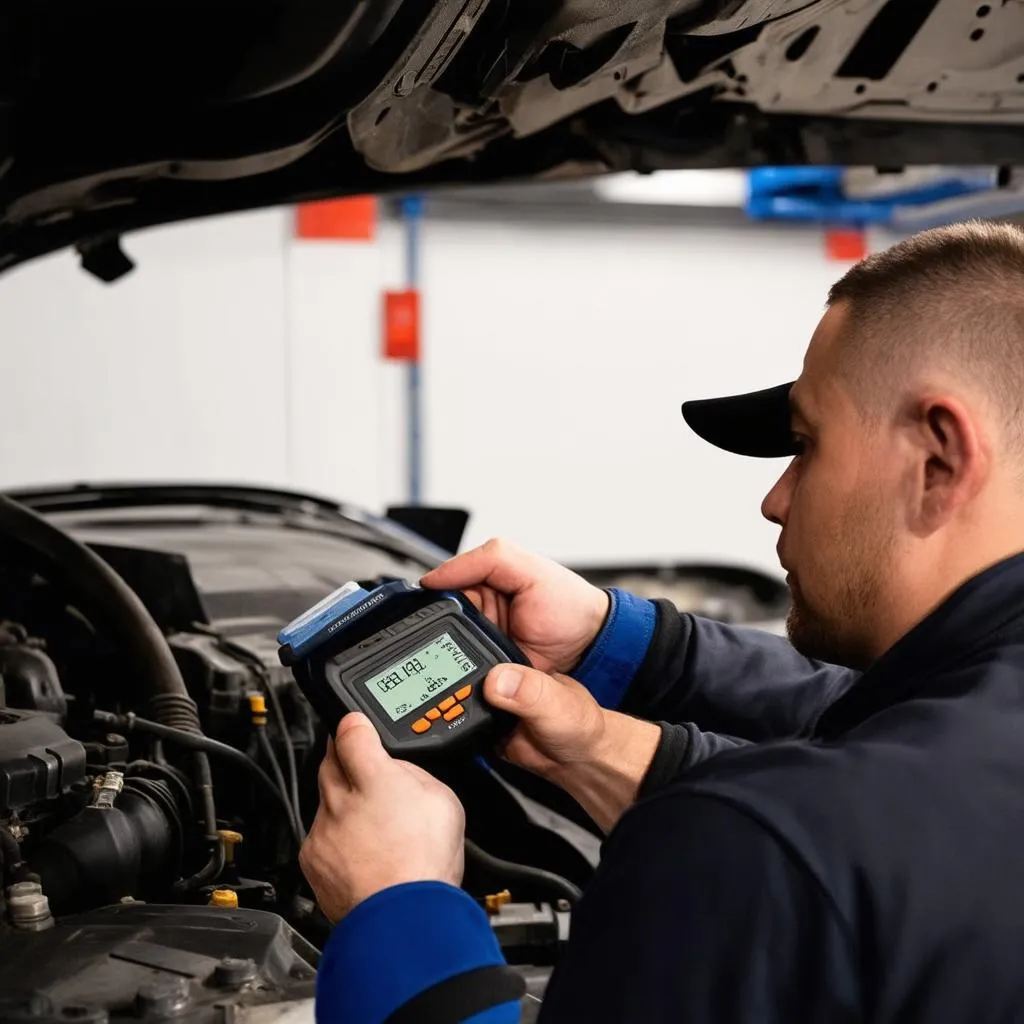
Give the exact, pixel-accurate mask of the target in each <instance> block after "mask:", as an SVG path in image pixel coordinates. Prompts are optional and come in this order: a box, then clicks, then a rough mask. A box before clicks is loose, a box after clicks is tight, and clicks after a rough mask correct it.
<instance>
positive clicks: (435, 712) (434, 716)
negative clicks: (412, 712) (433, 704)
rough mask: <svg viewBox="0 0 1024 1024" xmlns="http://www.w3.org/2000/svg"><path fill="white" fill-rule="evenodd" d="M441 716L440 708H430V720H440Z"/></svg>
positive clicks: (428, 714) (428, 715)
mask: <svg viewBox="0 0 1024 1024" xmlns="http://www.w3.org/2000/svg"><path fill="white" fill-rule="evenodd" d="M440 717H441V712H440V711H438V710H437V708H431V709H430V710H429V711H428V712H427V718H428V719H429V720H430V721H431V722H436V721H437V720H438V719H439V718H440Z"/></svg>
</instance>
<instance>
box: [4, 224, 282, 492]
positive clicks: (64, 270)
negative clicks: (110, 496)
mask: <svg viewBox="0 0 1024 1024" xmlns="http://www.w3.org/2000/svg"><path fill="white" fill-rule="evenodd" d="M285 223H286V221H285V214H284V212H283V211H273V212H270V213H258V214H249V215H244V216H237V217H230V218H222V219H219V220H216V221H201V222H195V223H192V224H185V225H180V226H174V227H168V228H162V229H160V230H158V231H152V232H144V233H140V234H138V235H135V236H133V237H131V238H129V239H128V240H127V242H126V244H125V249H126V251H127V252H129V253H130V254H131V255H132V256H134V257H135V258H136V259H137V261H138V267H137V269H136V270H135V271H134V272H133V273H131V274H129V275H127V276H126V277H125V278H123V279H122V280H121V281H119V282H117V283H116V284H113V285H104V284H101V283H100V282H99V281H97V280H95V279H94V278H92V277H90V276H89V275H88V274H85V273H84V272H83V271H82V270H80V268H79V266H78V261H77V258H76V257H75V256H73V255H72V254H70V253H60V254H57V255H54V256H50V257H47V258H46V259H43V260H41V261H39V262H37V263H30V264H27V265H25V266H23V267H19V268H16V269H15V270H12V271H10V272H9V273H7V274H5V275H3V276H2V277H0V334H2V337H3V342H2V349H0V351H2V358H3V365H4V368H5V374H4V376H5V379H6V387H5V389H4V397H3V400H2V404H0V486H5V487H9V486H19V485H35V484H41V483H49V482H54V481H61V482H66V481H69V480H79V479H93V480H99V479H104V480H110V479H125V480H127V479H164V478H172V477H178V478H181V477H188V478H191V479H195V480H201V479H202V480H206V479H216V478H219V477H224V476H228V477H231V478H247V477H252V478H256V479H267V480H284V479H286V478H287V475H288V466H287V434H288V432H287V426H288V422H287V403H286V402H285V401H284V399H283V397H282V390H281V381H282V379H283V378H284V377H285V375H286V371H287V348H286V340H287V336H286V323H285V277H284V252H285V235H284V231H285Z"/></svg>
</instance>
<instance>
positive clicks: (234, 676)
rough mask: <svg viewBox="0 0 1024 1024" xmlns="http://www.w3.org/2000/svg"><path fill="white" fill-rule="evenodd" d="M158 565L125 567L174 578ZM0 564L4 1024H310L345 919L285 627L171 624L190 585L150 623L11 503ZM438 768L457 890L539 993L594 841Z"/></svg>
mask: <svg viewBox="0 0 1024 1024" xmlns="http://www.w3.org/2000/svg"><path fill="white" fill-rule="evenodd" d="M132 550H133V549H130V548H126V549H124V551H123V552H122V555H123V557H122V564H121V568H122V570H124V569H125V568H126V566H127V565H128V564H129V562H131V560H132ZM125 552H127V554H125ZM154 554H155V553H154V552H152V551H149V552H145V551H142V550H141V549H140V550H137V551H135V555H136V556H137V562H138V564H136V565H135V566H134V568H133V569H131V570H129V571H128V572H127V573H126V575H128V576H133V577H137V578H138V579H140V580H141V579H143V578H145V577H147V576H148V577H149V578H150V580H151V581H152V580H153V579H154V578H157V579H159V578H160V570H159V569H155V568H154V565H155V564H156V563H155V562H154ZM158 560H159V559H158ZM0 565H2V566H3V571H2V572H0V870H2V875H3V879H2V881H3V890H2V891H3V893H4V899H3V915H2V918H3V919H2V922H0V1020H2V1021H22V1020H31V1021H36V1022H50V1021H53V1022H56V1021H67V1020H79V1021H88V1022H104V1021H116V1020H132V1021H150V1020H154V1021H155V1020H165V1019H168V1018H175V1017H181V1018H183V1019H188V1020H190V1021H211V1022H212V1021H242V1020H244V1021H247V1022H257V1021H259V1022H262V1021H280V1020H284V1019H287V1020H288V1021H297V1020H300V1019H301V1020H312V999H313V993H314V984H315V973H316V966H317V961H318V958H319V950H320V949H322V948H323V944H324V942H325V941H326V938H327V935H328V933H329V929H330V925H329V922H327V920H326V919H325V918H324V917H323V916H322V914H321V913H320V912H319V910H318V909H317V907H316V905H315V903H314V901H313V898H312V893H311V891H310V890H309V889H308V887H307V886H306V884H305V882H304V880H303V878H302V876H301V874H300V872H299V869H298V864H297V852H298V846H299V845H300V844H301V840H302V837H303V836H304V832H305V828H306V827H308V825H309V824H310V822H311V821H312V818H313V816H314V814H315V811H316V805H317V782H316V776H317V770H318V768H319V764H320V760H321V757H322V751H323V747H324V744H325V742H326V735H327V734H326V732H324V731H323V729H322V727H321V725H320V723H319V722H318V721H317V720H316V717H315V715H314V713H313V712H312V711H311V709H310V707H309V706H308V704H307V703H306V701H305V698H304V697H303V696H302V694H301V693H300V691H299V689H298V687H297V685H296V684H295V682H294V680H293V679H292V677H291V673H290V672H289V671H288V670H286V669H284V668H282V667H281V666H280V664H279V663H278V660H277V656H276V650H277V648H276V640H275V633H276V628H272V626H271V624H270V623H268V622H267V620H265V619H260V618H258V617H256V618H252V619H249V620H246V619H245V618H236V619H232V620H221V621H219V622H218V623H216V624H210V623H204V622H201V621H198V620H196V621H192V622H189V624H188V625H187V627H185V628H178V629H169V628H168V623H169V622H170V621H172V620H173V619H174V617H175V614H176V612H175V609H174V607H173V605H174V601H175V600H177V601H178V604H179V605H180V603H181V601H182V600H184V598H182V594H183V593H186V594H187V588H184V587H180V586H179V587H178V588H175V587H173V586H168V587H167V588H166V590H164V591H163V592H164V594H165V597H166V595H167V594H170V595H171V598H170V599H169V600H170V602H171V603H170V605H168V607H167V608H165V609H164V612H165V613H166V614H165V615H161V618H165V621H164V622H163V623H162V624H158V623H157V622H156V621H155V619H154V618H153V616H152V615H151V613H150V611H149V610H148V609H147V607H146V605H145V604H144V603H143V602H142V601H141V600H140V598H139V597H138V596H137V594H136V593H135V591H134V590H133V589H132V588H131V587H130V586H128V584H127V583H126V582H125V580H124V578H122V576H121V575H119V574H118V573H115V572H114V570H113V569H111V568H110V565H109V564H108V563H107V562H106V561H104V559H103V558H101V557H100V556H99V555H98V554H97V553H96V552H95V551H94V550H92V548H91V547H88V546H86V545H85V544H83V543H82V542H81V541H79V540H77V539H74V538H73V537H72V536H71V535H70V534H68V533H65V532H64V531H63V530H61V529H60V528H59V527H57V526H56V525H54V524H53V523H52V522H50V521H49V520H47V519H45V518H44V517H43V516H41V515H39V514H37V513H36V512H33V511H31V510H29V509H28V508H26V507H24V506H22V505H20V504H19V503H17V502H15V501H12V500H10V499H8V498H6V497H4V498H0ZM420 571H421V572H422V567H421V568H420ZM366 582H367V583H372V580H367V581H366ZM140 589H142V590H143V591H145V589H146V588H145V586H140ZM156 589H163V588H156ZM193 596H194V595H193ZM177 612H179V613H180V612H181V609H180V608H178V609H177ZM188 618H189V616H188V615H185V616H184V619H188ZM229 621H230V625H225V623H227V622H229ZM446 781H448V782H449V784H451V785H453V787H454V788H456V792H457V793H458V794H459V796H460V799H461V800H463V802H464V805H465V806H466V810H467V821H468V823H469V824H468V834H469V835H470V836H472V839H471V840H469V841H467V872H466V880H465V887H466V889H467V891H469V892H470V893H471V894H472V895H473V896H475V897H477V898H478V899H479V900H480V901H481V902H482V903H484V905H485V906H486V907H487V908H488V910H489V912H490V913H491V914H492V920H493V921H494V926H495V930H496V932H497V934H498V935H499V937H500V941H501V943H502V946H503V948H504V950H505V953H506V956H507V957H508V959H509V960H510V962H512V963H515V964H519V965H521V966H522V969H523V971H524V973H525V974H526V976H527V981H528V984H529V988H530V991H531V996H530V997H529V998H532V999H534V1001H535V996H536V995H539V993H540V992H541V991H542V990H543V985H544V983H545V981H546V977H547V973H548V971H549V970H550V966H551V965H552V964H553V963H554V961H555V959H556V958H557V954H558V950H559V948H560V946H561V944H563V943H564V942H565V941H566V939H567V937H568V917H569V914H570V908H571V905H572V902H573V901H574V900H575V898H576V897H577V896H578V894H579V886H581V885H582V884H584V883H585V881H586V877H587V875H588V874H589V872H590V871H591V870H592V869H593V866H594V864H595V863H596V858H597V848H598V839H597V835H596V831H595V830H594V829H589V828H588V827H587V822H585V821H579V822H573V821H572V820H570V819H569V818H568V817H563V816H562V815H561V814H560V813H559V812H558V811H557V810H554V809H550V808H549V807H546V806H543V805H542V804H541V803H538V802H537V801H535V800H534V799H532V798H531V797H529V796H527V795H524V793H523V792H521V791H520V790H519V788H518V787H516V786H515V785H513V784H511V783H510V782H509V781H508V780H507V779H505V778H502V777H501V775H499V773H498V772H497V771H496V770H495V769H493V768H487V769H481V768H480V767H477V766H473V767H472V769H470V768H469V767H467V766H458V767H453V777H452V778H451V779H446ZM529 785H530V782H529V781H527V786H529ZM569 812H570V814H571V813H573V812H572V810H571V809H569ZM552 822H555V823H556V824H555V826H554V827H552ZM490 850H496V851H500V853H501V858H499V857H496V856H494V855H492V854H491V853H490V852H488V851H490ZM506 857H507V858H509V859H508V860H506V859H504V858H506ZM510 893H514V898H513V897H512V896H511V895H510ZM299 1011H301V1013H302V1014H303V1015H301V1016H290V1015H288V1014H294V1013H296V1012H299ZM527 1019H529V1017H527Z"/></svg>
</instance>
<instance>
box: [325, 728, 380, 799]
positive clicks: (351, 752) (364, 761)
mask: <svg viewBox="0 0 1024 1024" xmlns="http://www.w3.org/2000/svg"><path fill="white" fill-rule="evenodd" d="M334 753H335V755H336V756H337V759H338V764H339V765H340V767H341V770H342V772H344V773H345V776H346V778H347V779H348V781H349V783H350V784H351V786H352V788H353V789H363V788H365V787H366V786H367V785H369V784H370V782H371V781H372V780H373V778H374V776H375V775H376V774H377V773H378V772H379V771H380V769H381V767H382V766H384V765H386V764H388V763H389V762H390V760H391V759H390V757H388V754H387V751H386V750H385V749H384V746H383V744H382V743H381V741H380V736H378V735H377V730H376V729H375V728H374V727H373V725H372V723H371V722H370V720H369V718H367V717H366V715H364V714H362V713H361V712H359V711H353V712H352V713H351V714H348V715H346V716H345V717H344V718H343V719H342V720H341V722H339V723H338V728H337V731H336V732H335V734H334Z"/></svg>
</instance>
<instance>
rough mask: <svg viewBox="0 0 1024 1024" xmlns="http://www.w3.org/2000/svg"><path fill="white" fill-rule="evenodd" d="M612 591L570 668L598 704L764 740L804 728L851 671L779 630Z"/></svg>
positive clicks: (850, 679) (845, 683)
mask: <svg viewBox="0 0 1024 1024" xmlns="http://www.w3.org/2000/svg"><path fill="white" fill-rule="evenodd" d="M609 594H610V595H611V603H610V607H609V612H608V618H607V620H606V622H605V625H604V627H603V628H602V630H601V632H600V633H599V634H598V636H597V638H596V639H595V640H594V643H593V644H592V645H591V647H590V649H589V650H588V651H587V653H586V655H585V656H584V658H583V660H582V662H581V663H580V665H579V666H578V667H577V668H576V670H575V671H574V672H573V676H574V677H575V678H576V679H577V680H578V681H579V682H581V683H582V684H583V685H584V686H585V687H587V689H588V690H590V692H591V693H592V694H593V695H594V696H595V698H596V699H597V701H598V702H599V703H600V704H601V705H602V706H603V707H607V708H616V709H618V710H620V711H624V712H625V713H627V714H631V715H636V716H637V717H638V718H646V719H649V720H651V721H658V720H661V721H665V722H669V723H672V724H680V723H684V722H692V723H694V725H695V726H696V727H697V728H698V729H699V730H702V731H706V732H709V733H719V734H722V735H723V736H725V737H734V738H737V739H743V740H747V741H751V742H761V741H765V740H772V739H786V738H792V737H796V736H805V735H808V734H809V733H810V732H811V730H812V729H813V727H814V724H815V723H816V722H817V720H818V718H819V716H820V715H821V714H822V712H823V711H824V710H825V708H827V707H828V706H829V704H831V703H832V702H833V701H835V700H837V699H838V698H839V697H840V696H841V695H842V694H843V693H844V692H845V691H846V689H847V688H848V687H849V686H850V685H851V684H852V683H853V681H854V680H855V679H856V678H857V673H856V672H853V671H851V670H849V669H845V668H840V667H838V666H836V665H828V664H825V663H823V662H818V661H812V660H810V659H808V658H805V657H803V655H801V654H798V653H797V652H796V651H795V650H794V649H793V647H792V645H791V644H790V643H789V641H788V640H786V639H785V638H784V637H779V636H774V635H772V634H770V633H765V632H763V631H761V630H755V629H744V628H742V627H735V626H728V625H725V624H724V623H720V622H715V621H712V620H710V619H703V618H701V617H700V616H696V615H690V614H686V613H683V614H681V613H680V612H678V611H677V610H676V609H675V608H674V607H673V606H672V604H671V603H670V602H668V601H644V600H641V599H640V598H638V597H636V596H634V595H632V594H627V593H625V592H624V591H620V590H611V591H609Z"/></svg>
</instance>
